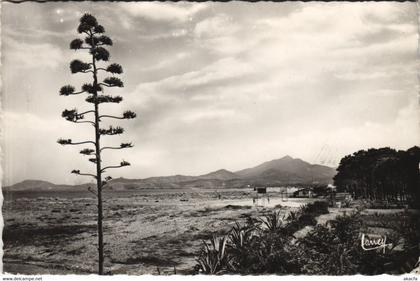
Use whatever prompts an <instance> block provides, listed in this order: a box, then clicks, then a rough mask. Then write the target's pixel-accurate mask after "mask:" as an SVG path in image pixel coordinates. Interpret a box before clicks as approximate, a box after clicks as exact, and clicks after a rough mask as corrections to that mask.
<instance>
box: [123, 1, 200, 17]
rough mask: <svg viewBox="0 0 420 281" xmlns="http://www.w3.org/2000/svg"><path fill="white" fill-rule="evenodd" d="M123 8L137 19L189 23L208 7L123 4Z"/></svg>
mask: <svg viewBox="0 0 420 281" xmlns="http://www.w3.org/2000/svg"><path fill="white" fill-rule="evenodd" d="M121 7H122V8H123V10H124V11H125V12H127V13H128V14H130V15H132V16H135V17H142V18H147V19H151V20H155V21H179V22H184V21H189V20H191V18H192V17H193V16H194V15H195V14H197V13H198V12H200V11H202V10H204V9H205V8H207V7H208V4H205V3H186V2H179V3H159V2H142V3H122V4H121Z"/></svg>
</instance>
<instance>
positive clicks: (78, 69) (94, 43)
mask: <svg viewBox="0 0 420 281" xmlns="http://www.w3.org/2000/svg"><path fill="white" fill-rule="evenodd" d="M77 31H78V33H79V34H81V35H83V36H85V38H84V40H82V39H79V38H78V39H74V40H73V41H71V43H70V49H72V50H75V51H78V50H86V51H89V54H90V57H91V61H90V62H83V61H80V60H73V61H72V62H71V63H70V70H71V73H73V74H76V73H82V74H88V75H89V76H91V78H90V81H89V82H88V83H86V84H84V85H83V86H82V87H81V89H80V90H79V91H76V90H75V88H74V87H73V86H70V85H67V86H64V87H62V88H61V90H60V95H62V96H73V95H81V94H84V95H86V96H87V97H86V98H85V101H86V102H87V103H88V104H91V106H92V108H91V109H90V110H86V111H83V112H79V111H78V110H77V109H70V110H68V109H66V110H64V111H63V113H62V117H63V118H65V119H66V120H68V121H70V122H73V123H86V124H90V125H92V126H93V128H94V130H95V139H94V140H83V141H77V142H74V141H73V140H71V139H59V140H58V143H59V144H62V145H82V144H89V145H92V146H93V148H92V147H90V148H84V149H82V150H81V151H80V153H81V154H83V155H86V156H89V159H88V160H89V161H90V162H92V163H93V164H94V165H95V166H96V172H94V173H88V172H81V171H80V170H73V171H72V172H71V173H73V174H76V175H80V176H90V177H93V178H95V179H96V192H94V191H92V190H90V191H91V192H93V193H94V194H95V195H96V196H97V199H98V217H97V223H98V254H99V258H98V260H99V265H98V273H99V274H100V275H102V274H104V243H103V229H102V220H103V215H102V191H103V188H104V187H105V186H106V184H107V183H108V182H109V181H110V180H111V179H112V178H111V177H109V176H108V177H106V178H105V179H102V174H103V173H105V172H106V170H108V169H113V168H120V167H124V166H129V165H130V163H128V162H126V161H121V162H120V163H119V164H118V165H113V166H107V167H102V166H101V164H102V157H101V154H102V152H103V151H104V150H106V149H124V148H129V147H132V144H131V143H121V144H120V145H119V146H116V147H112V146H105V147H101V145H100V140H101V137H102V136H112V135H119V134H122V133H123V132H124V129H123V128H121V127H119V126H116V127H114V126H109V127H108V128H102V127H100V122H101V121H102V120H103V119H106V118H114V119H132V118H135V117H136V114H135V113H134V112H132V111H125V112H124V113H123V114H122V116H113V115H106V114H101V113H100V111H99V106H100V105H101V104H104V103H119V102H121V101H122V97H120V96H110V95H105V94H104V89H105V88H113V87H123V82H122V81H121V80H120V79H119V78H117V77H115V76H114V75H115V74H121V73H122V72H123V70H122V67H121V65H119V64H116V63H112V64H108V65H106V66H101V65H100V64H104V63H107V62H108V61H109V57H110V55H109V52H108V50H107V49H106V48H105V46H112V40H111V38H109V37H108V36H106V35H104V33H105V29H104V27H103V26H102V25H100V24H98V22H97V20H96V18H95V17H93V16H92V15H89V14H85V15H83V16H82V17H81V18H80V24H79V27H78V28H77ZM102 74H108V75H111V76H110V77H106V78H104V79H102V80H100V78H99V76H100V75H102ZM88 116H90V117H91V118H86V117H88Z"/></svg>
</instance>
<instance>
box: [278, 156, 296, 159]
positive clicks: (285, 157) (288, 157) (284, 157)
mask: <svg viewBox="0 0 420 281" xmlns="http://www.w3.org/2000/svg"><path fill="white" fill-rule="evenodd" d="M279 160H294V158H293V157H291V156H290V155H286V156H283V157H282V158H280V159H279Z"/></svg>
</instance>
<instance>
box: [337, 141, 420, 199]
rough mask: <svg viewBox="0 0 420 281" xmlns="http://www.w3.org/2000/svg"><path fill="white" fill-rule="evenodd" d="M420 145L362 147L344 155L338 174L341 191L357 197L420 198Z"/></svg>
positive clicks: (338, 187) (339, 189)
mask: <svg viewBox="0 0 420 281" xmlns="http://www.w3.org/2000/svg"><path fill="white" fill-rule="evenodd" d="M419 162H420V148H419V147H418V146H414V147H412V148H410V149H408V150H406V151H404V150H395V149H392V148H389V147H383V148H379V149H375V148H371V149H368V150H359V151H357V152H355V153H353V154H351V155H347V156H345V157H344V158H342V159H341V161H340V164H339V166H338V168H337V174H336V175H335V177H334V183H335V185H336V186H337V191H339V192H349V193H351V194H352V196H353V197H354V198H356V199H358V198H360V199H370V200H386V201H388V202H406V203H416V202H418V200H419V199H420V194H419V190H420V176H419Z"/></svg>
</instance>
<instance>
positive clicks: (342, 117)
mask: <svg viewBox="0 0 420 281" xmlns="http://www.w3.org/2000/svg"><path fill="white" fill-rule="evenodd" d="M25 5H26V6H24V7H25V9H23V8H20V7H22V6H20V5H19V6H18V5H13V6H11V5H9V6H8V7H7V9H8V11H6V12H5V15H7V16H6V24H7V23H8V24H9V25H7V26H6V33H5V34H6V35H7V36H10V37H11V39H12V40H8V39H7V40H6V41H5V45H4V46H5V52H6V56H5V60H4V62H5V69H6V70H7V71H6V72H5V76H4V77H5V80H4V83H5V85H4V87H3V89H5V95H6V99H5V100H6V101H7V106H8V107H9V108H8V110H10V111H13V112H14V113H15V114H17V113H18V112H25V113H28V114H30V115H22V116H18V117H19V118H15V119H13V120H14V121H13V122H16V123H18V125H17V126H16V128H15V129H13V130H9V140H8V142H7V145H9V148H10V149H9V151H10V152H9V154H8V155H9V156H10V155H11V154H13V155H12V156H11V158H9V160H10V159H11V160H13V159H18V161H27V166H25V167H26V168H25V169H27V170H26V172H25V173H26V174H25V175H23V174H22V173H21V171H20V170H19V165H15V164H12V166H13V165H14V166H13V169H14V171H15V172H14V174H13V175H12V176H11V177H12V178H13V179H12V181H16V179H18V178H21V179H22V178H25V177H26V175H28V176H29V175H30V173H29V172H28V171H29V168H30V167H31V166H36V169H35V171H34V172H33V174H34V173H37V174H39V175H42V176H44V175H45V177H46V178H48V179H52V180H55V181H56V182H62V181H63V179H66V180H68V181H73V178H70V177H69V176H68V174H67V172H68V169H69V168H70V169H71V168H73V167H70V166H78V163H80V161H81V159H80V155H78V153H77V151H76V152H75V151H74V149H73V150H72V149H63V148H61V147H59V146H57V145H56V144H55V143H54V142H55V137H54V138H51V135H54V134H57V135H60V134H61V133H63V132H64V131H65V135H69V136H73V137H74V138H77V137H79V138H82V137H83V136H87V135H89V134H91V132H90V131H87V129H86V128H85V129H86V131H85V129H82V128H73V127H72V126H70V125H72V124H67V123H66V122H65V121H63V120H61V118H59V110H58V109H57V108H58V107H60V109H61V108H62V107H63V108H71V107H72V106H75V105H79V104H75V102H77V98H76V99H73V98H68V99H61V98H59V97H58V96H56V94H55V93H56V92H57V89H59V87H60V86H61V83H62V82H64V83H63V84H65V83H66V82H69V83H72V84H74V85H75V86H78V85H80V84H81V83H83V82H85V80H84V79H86V76H83V75H75V76H74V77H73V76H70V74H69V71H68V62H69V61H70V60H71V58H73V57H74V56H73V53H72V52H71V51H69V50H67V45H68V42H67V41H66V42H64V41H65V40H67V39H66V38H68V40H70V39H72V38H73V36H71V37H70V35H68V34H66V35H65V36H64V37H66V38H64V39H65V40H63V38H61V37H60V36H58V35H59V34H60V32H65V31H66V30H70V29H69V28H70V25H76V24H77V20H78V19H77V18H76V17H75V18H74V19H72V15H73V14H74V12H75V11H77V10H78V9H79V10H80V9H84V10H90V11H94V12H95V15H96V16H97V17H98V20H100V21H101V22H103V24H104V26H105V27H106V28H107V31H109V34H110V36H111V37H112V38H113V39H115V38H117V39H116V40H115V46H114V47H113V48H112V49H111V54H112V56H113V57H112V59H113V61H114V59H115V61H117V62H119V63H121V64H122V65H123V67H124V71H125V73H124V76H123V80H124V82H125V84H126V88H124V89H122V90H115V89H107V90H109V91H107V93H109V94H118V93H120V94H121V95H123V97H124V103H121V104H120V105H118V106H116V105H113V106H112V107H111V106H109V107H103V109H104V110H105V111H106V112H108V110H109V112H110V113H115V114H120V112H121V110H125V109H130V110H133V111H135V112H136V113H137V114H138V118H136V119H135V120H130V121H127V122H125V121H121V126H123V127H125V128H126V134H124V135H123V136H121V137H116V138H112V139H111V138H110V139H109V142H110V143H111V142H112V143H113V144H115V143H118V142H119V141H120V140H121V141H133V142H134V144H135V145H136V146H135V147H134V148H133V149H130V150H127V152H125V151H123V152H120V151H118V152H109V154H107V157H106V158H107V160H108V161H110V162H112V161H119V160H121V159H120V158H122V159H126V160H127V161H131V160H132V161H131V162H132V165H133V166H132V167H131V168H130V169H126V170H121V171H118V174H119V175H122V176H125V177H132V178H139V177H147V176H152V175H154V176H158V175H168V174H178V173H184V174H200V173H206V172H209V171H211V170H213V169H219V168H227V169H231V170H239V169H241V168H246V167H249V166H252V165H256V164H258V163H259V162H263V161H266V160H270V159H273V158H276V157H281V156H283V155H285V154H290V155H292V156H294V157H300V158H302V159H304V160H309V161H315V162H316V161H318V162H319V159H317V158H316V155H317V154H318V152H319V151H320V149H321V148H322V147H323V146H324V145H329V146H331V147H332V150H331V151H333V152H331V153H332V154H334V157H335V159H339V158H340V157H342V156H343V155H344V154H348V153H351V152H353V151H355V150H357V149H361V148H367V147H378V146H383V145H390V146H395V147H397V148H407V147H408V146H410V145H414V144H416V143H418V133H419V132H418V127H417V126H418V115H417V114H416V113H415V110H416V108H417V107H416V106H418V104H417V101H416V100H414V99H413V97H415V98H416V97H417V91H418V78H417V45H418V44H417V42H418V37H417V29H416V22H417V19H416V15H415V13H413V12H412V10H415V4H414V3H385V4H384V3H315V2H312V3H295V2H293V3H292V2H290V3H269V2H264V3H262V2H261V3H243V2H241V3H240V2H229V3H211V4H210V3H186V2H182V3H166V2H165V3H159V2H147V3H91V4H89V5H84V6H82V8H79V6H77V7H76V6H75V5H73V4H71V5H70V4H66V5H61V4H60V6H58V5H56V4H52V3H46V4H45V5H43V6H42V7H41V6H40V5H39V4H36V3H27V4H25ZM28 7H29V8H31V7H37V9H28ZM44 7H46V8H44ZM57 9H62V11H61V12H59V13H58V14H56V12H57ZM32 10H36V11H37V13H38V15H37V16H36V18H34V17H31V16H30V12H28V11H32ZM9 12H10V13H9ZM51 13H53V15H54V16H51V17H49V16H48V15H49V14H51ZM62 15H65V16H66V17H64V16H63V19H65V20H66V21H67V20H68V23H67V25H65V24H64V25H57V20H58V19H60V17H61V16H62ZM67 16H68V17H67ZM15 21H17V22H19V28H14V27H15V25H14V24H12V23H14V22H15ZM115 23H116V24H115ZM71 28H72V30H74V28H75V26H71ZM36 29H39V30H42V32H39V33H36V36H35V35H33V34H31V33H32V32H33V30H36ZM13 31H18V32H17V33H19V34H16V33H15V34H14V33H13ZM13 34H14V35H13ZM38 35H39V37H38ZM63 42H64V43H63ZM64 46H65V47H64ZM58 47H60V48H62V49H61V50H62V51H60V49H58ZM64 48H66V50H65V49H64ZM7 53H8V54H9V55H8V54H7ZM39 62H41V64H40V65H39ZM16 65H17V66H19V65H22V66H19V67H20V68H19V69H17V68H15V67H16ZM57 65H59V66H58V67H57ZM21 77H27V79H25V82H26V83H22V79H21ZM70 77H72V78H70ZM52 93H53V94H54V97H52ZM80 100H81V101H83V99H80ZM52 105H54V106H52ZM80 109H81V108H80ZM416 116H417V117H416ZM32 117H34V118H32ZM38 119H40V120H38ZM10 120H12V119H10ZM30 120H32V121H30ZM37 120H38V121H40V123H34V122H35V121H36V122H38V121H37ZM48 120H58V121H59V123H56V122H53V123H52V125H51V126H48ZM58 121H57V122H58ZM9 124H12V123H11V122H10V121H9ZM57 124H59V125H57ZM64 124H65V125H64ZM118 124H120V123H118ZM103 125H105V124H103ZM40 126H42V127H46V128H49V127H51V129H48V130H46V129H43V130H46V131H43V130H40V132H39V133H38V132H37V130H36V129H34V128H37V127H40ZM9 128H10V126H9ZM25 128H26V129H25ZM25 132H26V134H27V136H29V138H22V137H21V136H22V135H24V133H25ZM27 139H29V140H27ZM45 140H48V141H51V142H48V145H46V144H45ZM107 141H108V140H107ZM30 142H31V143H30ZM41 146H42V149H39V150H36V151H32V152H31V150H33V147H41ZM22 147H25V148H24V149H23V148H22ZM40 151H43V153H47V152H48V151H49V152H48V153H49V154H48V157H47V160H46V162H48V163H47V164H49V165H50V166H57V167H59V171H56V172H55V173H50V172H49V171H48V169H47V168H46V164H45V165H44V164H42V165H38V164H39V163H38V162H39V160H37V158H38V157H39V158H41V157H42V156H41V154H42V153H41V152H40ZM244 151H246V153H244ZM123 153H127V154H123ZM56 155H60V159H55V158H56ZM9 160H8V161H9ZM64 162H66V163H64ZM8 163H11V162H8ZM82 163H84V162H82ZM82 165H84V164H82ZM86 165H88V164H86ZM9 167H11V165H9ZM41 168H43V169H45V170H44V171H43V170H42V169H41ZM86 168H89V166H86ZM35 175H36V174H35Z"/></svg>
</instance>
